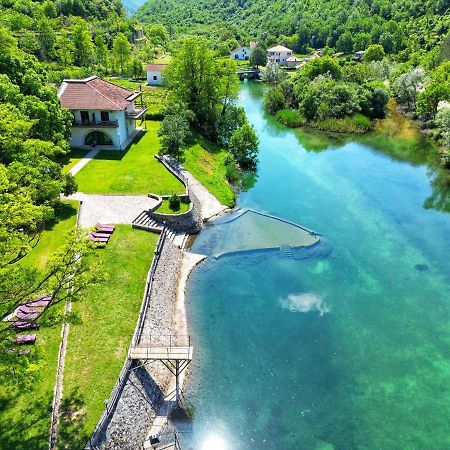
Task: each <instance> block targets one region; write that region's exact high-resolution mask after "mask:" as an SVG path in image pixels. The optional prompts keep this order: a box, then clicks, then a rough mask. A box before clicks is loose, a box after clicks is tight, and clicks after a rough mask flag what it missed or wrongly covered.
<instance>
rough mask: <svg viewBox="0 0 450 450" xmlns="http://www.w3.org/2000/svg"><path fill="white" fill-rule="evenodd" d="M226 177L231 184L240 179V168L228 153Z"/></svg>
mask: <svg viewBox="0 0 450 450" xmlns="http://www.w3.org/2000/svg"><path fill="white" fill-rule="evenodd" d="M224 163H225V176H226V178H227V180H228V181H229V182H230V183H234V182H236V181H237V180H238V179H239V168H238V165H237V164H236V160H235V158H234V156H233V155H232V154H231V153H227V156H226V157H225V161H224Z"/></svg>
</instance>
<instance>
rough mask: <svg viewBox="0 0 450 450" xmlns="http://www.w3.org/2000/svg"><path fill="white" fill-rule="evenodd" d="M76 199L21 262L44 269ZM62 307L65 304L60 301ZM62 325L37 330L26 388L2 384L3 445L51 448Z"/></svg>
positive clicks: (21, 449)
mask: <svg viewBox="0 0 450 450" xmlns="http://www.w3.org/2000/svg"><path fill="white" fill-rule="evenodd" d="M76 214H77V202H65V204H63V206H62V208H61V211H60V212H59V215H58V219H59V220H58V222H56V223H55V224H54V225H53V226H49V227H48V228H47V229H46V230H45V231H44V232H43V234H42V237H41V240H40V241H39V243H38V244H37V246H36V247H35V248H34V249H33V250H32V251H31V252H30V253H29V254H28V255H27V256H26V258H24V259H23V260H22V262H21V263H22V264H27V265H29V266H30V267H33V268H36V269H39V270H42V269H44V268H45V264H46V262H47V261H48V258H49V256H51V255H52V254H53V253H55V252H57V251H58V250H59V249H60V248H61V247H62V246H63V245H64V237H65V236H66V234H67V233H68V232H69V231H70V230H73V229H74V228H75V225H76ZM61 307H62V305H61ZM60 331H61V326H60V325H58V326H57V327H44V326H42V327H41V328H40V329H39V331H37V340H36V344H35V345H34V347H32V353H31V356H32V358H36V361H33V363H32V364H31V365H30V366H29V367H30V369H31V370H35V371H36V374H37V375H38V378H37V380H36V381H35V382H34V383H33V384H32V385H31V386H30V387H29V388H27V389H24V388H17V389H11V388H9V389H6V388H5V387H3V386H2V385H1V384H0V448H1V449H16V450H29V449H34V450H40V449H42V450H44V449H47V448H48V437H49V435H48V433H49V427H50V414H51V406H52V400H53V388H54V384H55V376H56V364H57V360H58V350H59V343H60V341H61V333H60Z"/></svg>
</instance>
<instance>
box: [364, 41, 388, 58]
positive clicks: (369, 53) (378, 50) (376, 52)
mask: <svg viewBox="0 0 450 450" xmlns="http://www.w3.org/2000/svg"><path fill="white" fill-rule="evenodd" d="M385 56H386V53H385V51H384V48H383V46H382V45H380V44H372V45H369V47H367V50H366V51H365V52H364V57H363V59H364V61H366V62H371V61H381V60H383V59H384V57H385Z"/></svg>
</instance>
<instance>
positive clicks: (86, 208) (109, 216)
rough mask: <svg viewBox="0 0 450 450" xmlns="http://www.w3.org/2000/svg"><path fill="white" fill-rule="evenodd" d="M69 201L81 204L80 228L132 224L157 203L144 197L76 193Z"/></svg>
mask: <svg viewBox="0 0 450 450" xmlns="http://www.w3.org/2000/svg"><path fill="white" fill-rule="evenodd" d="M67 199H69V200H78V201H82V202H83V206H82V207H81V211H80V221H79V223H80V226H81V227H83V228H88V227H92V226H94V225H95V224H96V223H97V222H100V223H132V222H133V220H134V219H135V218H136V217H137V216H138V215H139V214H140V213H141V212H142V211H144V210H147V209H150V208H153V207H155V206H156V204H157V201H156V200H154V199H152V198H149V197H147V196H146V195H100V194H83V193H82V192H77V193H75V194H73V195H71V196H69V197H67Z"/></svg>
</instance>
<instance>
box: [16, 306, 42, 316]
mask: <svg viewBox="0 0 450 450" xmlns="http://www.w3.org/2000/svg"><path fill="white" fill-rule="evenodd" d="M18 310H19V311H20V312H23V313H24V314H32V313H38V312H39V310H40V308H37V307H35V306H32V305H31V306H30V305H20V306H19V308H18Z"/></svg>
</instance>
